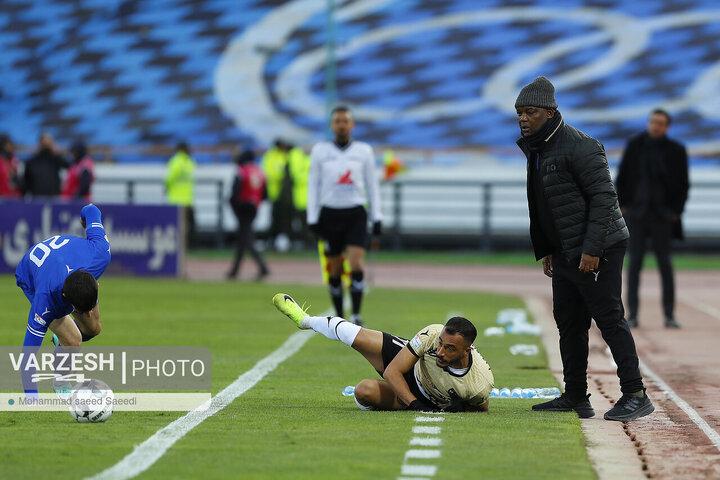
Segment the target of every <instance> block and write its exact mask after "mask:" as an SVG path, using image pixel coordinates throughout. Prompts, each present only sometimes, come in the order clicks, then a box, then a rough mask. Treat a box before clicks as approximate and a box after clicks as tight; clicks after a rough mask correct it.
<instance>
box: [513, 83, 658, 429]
mask: <svg viewBox="0 0 720 480" xmlns="http://www.w3.org/2000/svg"><path fill="white" fill-rule="evenodd" d="M557 107H558V105H557V103H556V102H555V87H554V86H553V84H552V83H550V80H548V79H547V78H545V77H538V78H536V79H535V80H534V81H533V82H532V83H530V84H529V85H526V86H525V87H523V89H522V90H521V91H520V94H519V95H518V97H517V100H516V101H515V111H516V113H517V118H518V123H519V126H520V133H521V134H522V136H521V137H520V139H519V140H518V141H517V144H518V146H519V147H520V149H521V150H522V151H523V153H524V154H525V157H526V158H527V199H528V209H529V213H530V239H531V241H532V244H533V248H534V250H535V258H536V259H537V260H540V259H542V266H543V272H544V273H545V275H546V276H548V277H550V278H552V294H553V315H554V317H555V323H556V324H557V327H558V332H559V334H560V356H561V357H562V363H563V380H564V383H565V391H564V392H563V394H562V395H561V396H560V397H558V398H555V399H553V400H550V401H549V402H543V403H539V404H536V405H533V407H532V409H533V410H535V411H544V412H570V411H574V412H576V413H577V414H578V416H579V417H581V418H588V417H592V416H594V415H595V411H594V410H593V408H592V405H591V404H590V401H589V397H590V395H589V394H588V393H587V388H588V384H587V366H588V354H589V346H588V330H589V329H590V325H591V320H592V319H595V324H596V325H597V327H598V328H599V329H600V332H601V333H602V337H603V339H604V340H605V342H606V343H607V345H608V347H610V352H611V353H612V356H613V360H614V361H615V363H616V364H617V375H618V377H619V378H620V390H621V391H622V394H623V395H622V397H621V398H620V399H619V400H618V401H617V402H616V403H615V406H614V407H613V408H612V409H610V410H609V411H607V412H606V413H605V416H604V418H605V420H615V421H621V422H626V421H630V420H635V419H637V418H640V417H643V416H645V415H649V414H650V413H652V412H653V411H654V410H655V407H654V406H653V404H652V402H651V401H650V398H648V396H647V394H646V392H645V387H644V386H643V378H642V375H641V374H640V368H639V359H638V355H637V350H636V348H635V340H634V339H633V335H632V332H631V331H630V327H629V326H628V323H627V322H626V321H625V311H624V309H623V305H622V297H621V292H622V264H623V257H624V256H625V248H626V247H627V240H628V229H627V227H626V226H625V220H624V219H623V216H622V213H621V212H620V206H619V205H618V201H617V193H616V192H615V187H614V185H613V183H612V179H611V178H610V169H609V168H608V163H607V158H606V157H605V149H604V148H603V146H602V144H601V143H600V142H599V141H597V140H596V139H594V138H592V137H589V136H588V135H586V134H585V133H583V132H581V131H580V130H578V129H576V128H573V127H571V126H570V125H568V124H566V123H564V122H563V118H562V115H560V112H559V111H558V110H557Z"/></svg>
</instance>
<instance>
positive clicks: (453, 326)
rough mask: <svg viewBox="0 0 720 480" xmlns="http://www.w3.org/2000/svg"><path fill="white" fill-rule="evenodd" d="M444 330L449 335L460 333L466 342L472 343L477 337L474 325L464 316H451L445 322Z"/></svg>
mask: <svg viewBox="0 0 720 480" xmlns="http://www.w3.org/2000/svg"><path fill="white" fill-rule="evenodd" d="M445 331H446V332H447V333H449V334H450V335H455V334H460V335H461V336H462V337H463V338H464V339H465V340H467V341H468V343H473V342H474V341H475V338H476V337H477V329H476V328H475V325H473V324H472V322H470V320H468V319H467V318H465V317H452V318H451V319H450V320H448V321H447V322H445Z"/></svg>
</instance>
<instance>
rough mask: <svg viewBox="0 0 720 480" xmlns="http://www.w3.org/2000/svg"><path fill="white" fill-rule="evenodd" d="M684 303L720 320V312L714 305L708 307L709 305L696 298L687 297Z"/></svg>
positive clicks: (685, 296) (684, 297)
mask: <svg viewBox="0 0 720 480" xmlns="http://www.w3.org/2000/svg"><path fill="white" fill-rule="evenodd" d="M682 301H683V303H685V304H687V305H689V306H691V307H693V308H694V309H695V310H699V311H701V312H703V313H707V314H708V315H710V316H711V317H713V318H715V319H716V320H720V310H718V309H717V308H715V307H713V306H712V305H708V304H707V303H704V302H702V301H700V300H698V299H697V298H695V297H688V296H687V295H683V300H682Z"/></svg>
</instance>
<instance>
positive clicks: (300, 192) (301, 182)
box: [288, 147, 313, 249]
mask: <svg viewBox="0 0 720 480" xmlns="http://www.w3.org/2000/svg"><path fill="white" fill-rule="evenodd" d="M288 165H289V168H288V170H289V171H290V177H291V178H292V197H293V207H294V212H293V218H292V232H293V240H294V241H295V242H296V244H297V246H298V247H299V249H302V248H304V247H305V246H306V245H309V244H312V240H313V238H312V235H311V233H310V230H308V228H307V182H308V176H309V175H310V156H309V155H308V154H307V153H305V152H304V151H303V149H302V148H300V147H292V148H291V149H290V151H289V152H288Z"/></svg>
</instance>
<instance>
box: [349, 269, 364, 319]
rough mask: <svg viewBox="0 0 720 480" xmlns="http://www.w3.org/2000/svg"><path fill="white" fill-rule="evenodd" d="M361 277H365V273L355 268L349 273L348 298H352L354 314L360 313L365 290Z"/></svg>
mask: <svg viewBox="0 0 720 480" xmlns="http://www.w3.org/2000/svg"><path fill="white" fill-rule="evenodd" d="M363 278H365V274H364V273H363V271H362V270H356V271H354V272H352V273H351V274H350V280H351V283H350V298H351V299H352V310H353V314H355V315H357V314H359V313H360V304H361V303H362V296H363V291H365V282H364V281H363Z"/></svg>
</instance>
